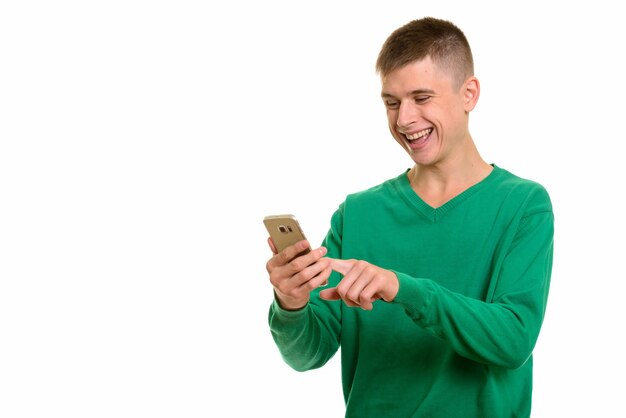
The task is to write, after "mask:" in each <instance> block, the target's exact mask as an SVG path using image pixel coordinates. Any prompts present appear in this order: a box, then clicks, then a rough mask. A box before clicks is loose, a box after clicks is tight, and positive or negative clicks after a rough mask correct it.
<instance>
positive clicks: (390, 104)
mask: <svg viewBox="0 0 626 418" xmlns="http://www.w3.org/2000/svg"><path fill="white" fill-rule="evenodd" d="M398 105H399V103H398V102H394V101H390V100H385V106H386V107H387V108H388V109H396V108H397V107H398Z"/></svg>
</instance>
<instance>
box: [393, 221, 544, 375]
mask: <svg viewBox="0 0 626 418" xmlns="http://www.w3.org/2000/svg"><path fill="white" fill-rule="evenodd" d="M552 256H553V215H552V212H541V213H535V214H531V215H529V216H527V217H525V218H523V219H522V222H521V225H520V227H519V230H518V232H517V234H516V236H515V238H514V240H513V242H512V243H511V246H510V249H509V251H508V253H507V254H506V256H505V257H504V259H503V261H502V264H501V267H500V268H499V269H498V270H497V271H496V272H495V273H494V274H497V275H498V277H494V278H492V282H493V283H495V285H494V286H493V287H492V289H491V291H490V293H492V296H491V297H490V300H488V301H481V300H477V299H474V298H470V297H467V296H463V295H460V294H458V293H455V292H452V291H449V290H447V289H445V288H443V287H442V286H439V285H438V284H437V283H436V282H435V281H433V280H430V279H416V278H412V277H410V276H408V275H406V274H402V273H397V275H398V278H399V280H400V291H399V292H398V295H397V297H396V299H395V301H394V303H397V304H400V305H402V306H403V307H404V308H405V310H406V312H407V314H408V315H409V316H410V317H411V318H412V319H413V320H414V321H415V322H416V323H417V324H418V325H420V326H421V327H423V328H424V329H426V330H428V331H429V332H431V333H433V334H434V335H436V336H438V337H440V338H442V339H444V340H445V341H447V342H448V343H449V344H450V345H451V346H452V348H453V350H454V351H456V352H457V353H458V354H459V355H461V356H463V357H466V358H469V359H471V360H474V361H477V362H481V363H487V364H493V365H496V366H501V367H506V368H517V367H519V366H521V365H522V364H523V363H524V362H525V361H526V360H527V359H528V358H529V356H530V354H531V353H532V350H533V348H534V346H535V343H536V341H537V337H538V335H539V331H540V328H541V324H542V322H543V318H544V313H545V309H546V301H547V295H548V288H549V284H550V272H551V268H552Z"/></svg>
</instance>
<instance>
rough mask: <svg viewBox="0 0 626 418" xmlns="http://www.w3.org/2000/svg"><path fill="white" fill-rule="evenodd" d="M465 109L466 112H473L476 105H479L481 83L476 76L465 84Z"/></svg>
mask: <svg viewBox="0 0 626 418" xmlns="http://www.w3.org/2000/svg"><path fill="white" fill-rule="evenodd" d="M462 89H463V107H464V109H465V111H466V112H471V111H472V110H473V109H474V107H475V106H476V103H478V97H479V96H480V83H479V82H478V79H477V78H476V77H474V76H472V77H470V78H468V79H467V80H466V81H465V84H463V87H462Z"/></svg>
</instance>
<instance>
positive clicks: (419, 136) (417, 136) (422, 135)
mask: <svg viewBox="0 0 626 418" xmlns="http://www.w3.org/2000/svg"><path fill="white" fill-rule="evenodd" d="M432 131H433V128H428V129H422V130H421V131H419V132H415V133H413V134H410V135H407V134H405V135H404V137H405V138H406V139H407V141H409V143H411V144H412V143H414V142H417V141H420V140H424V139H426V138H427V137H428V135H430V133H431V132H432Z"/></svg>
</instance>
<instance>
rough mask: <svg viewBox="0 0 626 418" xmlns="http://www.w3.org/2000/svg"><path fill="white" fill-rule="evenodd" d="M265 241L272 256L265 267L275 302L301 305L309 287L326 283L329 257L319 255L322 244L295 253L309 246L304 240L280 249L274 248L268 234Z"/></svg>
mask: <svg viewBox="0 0 626 418" xmlns="http://www.w3.org/2000/svg"><path fill="white" fill-rule="evenodd" d="M268 244H269V246H270V248H271V249H272V252H273V253H274V256H273V257H272V258H270V259H269V261H268V262H267V264H266V266H265V267H266V269H267V272H268V273H269V275H270V282H271V283H272V286H274V292H275V293H276V298H277V299H278V303H279V304H280V306H281V307H282V308H284V309H289V310H296V309H300V308H303V307H304V306H305V305H306V304H307V303H308V302H309V295H310V293H311V291H312V290H313V289H316V288H318V287H320V286H323V285H324V284H326V283H327V282H328V276H330V273H331V272H332V270H331V268H330V263H331V259H329V258H323V257H324V255H326V248H324V247H320V248H317V249H315V250H313V251H311V252H309V253H308V254H305V255H302V256H300V257H298V254H300V253H301V252H302V251H304V250H305V249H307V248H309V243H308V242H307V241H306V240H304V241H299V242H297V243H296V244H294V245H291V246H289V247H287V248H285V250H283V251H281V252H280V253H277V252H276V247H275V246H274V243H273V242H272V240H271V238H268Z"/></svg>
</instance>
